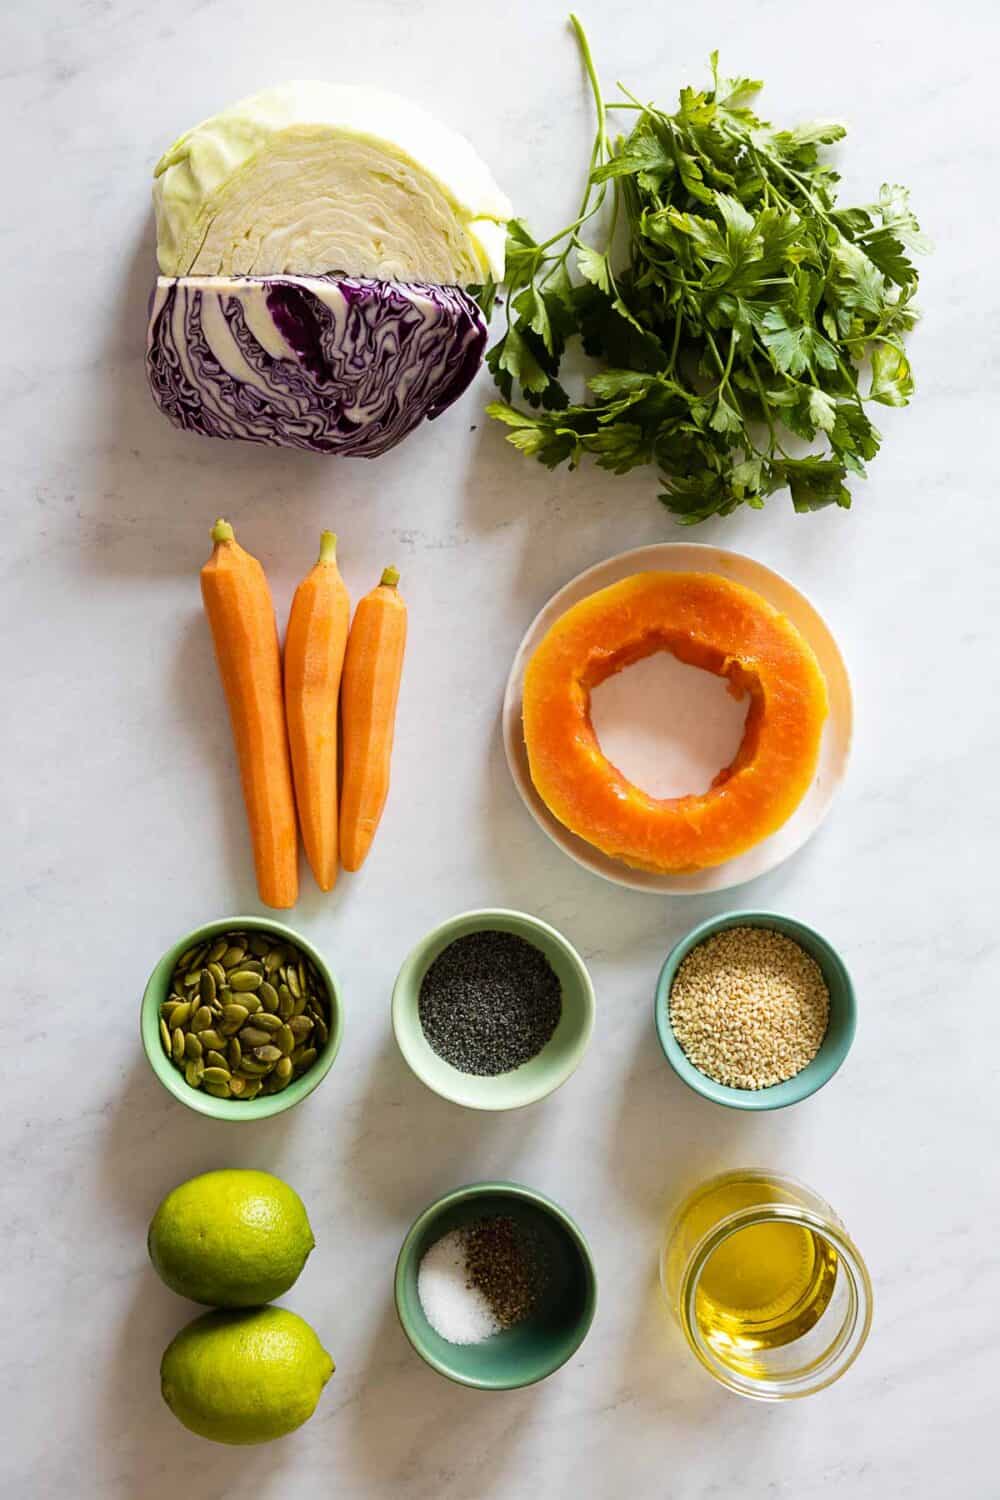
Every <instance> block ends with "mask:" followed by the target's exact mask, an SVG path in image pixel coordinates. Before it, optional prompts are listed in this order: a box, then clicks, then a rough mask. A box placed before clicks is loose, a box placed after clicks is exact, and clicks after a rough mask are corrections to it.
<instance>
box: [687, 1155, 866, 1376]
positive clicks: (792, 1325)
mask: <svg viewBox="0 0 1000 1500" xmlns="http://www.w3.org/2000/svg"><path fill="white" fill-rule="evenodd" d="M660 1277H661V1281H662V1284H663V1290H664V1293H665V1295H666V1298H667V1302H668V1303H669V1305H670V1308H671V1311H672V1312H673V1314H674V1316H675V1317H676V1318H677V1321H678V1322H679V1324H680V1326H681V1330H682V1332H683V1334H684V1337H685V1338H686V1340H687V1342H688V1344H689V1345H690V1347H691V1349H692V1351H693V1353H694V1354H695V1355H696V1356H697V1358H698V1359H699V1360H700V1361H701V1363H702V1364H703V1365H704V1366H705V1368H706V1370H708V1372H709V1374H711V1375H713V1376H714V1377H715V1379H716V1380H718V1381H719V1382H720V1383H721V1384H722V1385H724V1386H727V1387H728V1388H729V1389H730V1390H731V1391H736V1392H737V1393H738V1394H739V1395H741V1396H749V1397H752V1398H754V1399H756V1400H760V1401H788V1400H791V1399H793V1398H795V1397H798V1396H809V1395H812V1394H813V1393H814V1392H815V1391H820V1390H822V1389H823V1388H824V1387H825V1386H828V1385H832V1383H833V1382H834V1381H835V1380H838V1379H839V1378H840V1376H841V1375H843V1374H844V1372H845V1371H846V1370H847V1369H848V1368H849V1367H850V1365H852V1364H853V1363H854V1361H855V1359H856V1358H857V1356H858V1354H859V1353H860V1352H861V1349H862V1346H863V1345H864V1342H865V1340H866V1339H867V1337H868V1332H869V1329H870V1328H871V1320H872V1287H871V1281H870V1279H869V1276H868V1271H867V1268H866V1266H865V1263H864V1261H863V1259H862V1258H861V1255H860V1253H859V1252H858V1250H857V1247H856V1246H855V1245H854V1243H853V1242H852V1240H851V1239H850V1238H849V1236H848V1234H847V1231H846V1230H845V1228H844V1226H843V1224H842V1223H841V1221H840V1219H839V1218H838V1217H837V1215H836V1214H835V1213H834V1211H833V1209H832V1208H831V1207H830V1205H829V1204H828V1203H827V1202H826V1201H825V1200H824V1199H823V1198H821V1197H820V1196H819V1194H818V1193H814V1192H813V1191H812V1189H811V1188H807V1187H805V1186H804V1185H803V1184H802V1183H800V1182H796V1181H795V1180H794V1179H793V1178H791V1177H785V1176H783V1175H781V1174H779V1173H777V1172H765V1171H756V1170H751V1169H744V1170H741V1171H736V1172H725V1173H723V1174H722V1175H721V1176H719V1177H713V1178H711V1179H710V1180H709V1181H708V1182H704V1183H702V1185H701V1186H700V1187H699V1188H697V1189H696V1190H695V1192H693V1193H692V1194H690V1196H689V1197H687V1198H686V1199H685V1200H684V1201H683V1203H681V1204H680V1206H679V1207H678V1208H677V1209H676V1210H675V1211H674V1212H673V1213H672V1214H671V1216H670V1222H669V1224H668V1228H667V1235H666V1239H665V1242H664V1245H663V1251H662V1254H661V1258H660Z"/></svg>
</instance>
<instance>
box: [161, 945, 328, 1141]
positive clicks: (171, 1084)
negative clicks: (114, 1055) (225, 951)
mask: <svg viewBox="0 0 1000 1500" xmlns="http://www.w3.org/2000/svg"><path fill="white" fill-rule="evenodd" d="M240 930H242V931H246V932H266V933H269V934H273V935H274V936H275V937H276V938H278V939H279V940H280V941H281V942H285V943H292V944H294V946H295V947H296V948H301V949H302V951H303V953H307V954H308V955H309V957H310V958H311V959H312V961H313V963H314V964H315V965H316V968H317V971H318V972H319V974H320V976H321V977H322V979H323V980H324V982H325V983H326V989H327V994H328V996H329V1000H330V1035H329V1038H328V1039H327V1043H326V1046H325V1047H324V1048H323V1050H322V1052H321V1053H320V1054H319V1056H318V1057H317V1059H316V1061H315V1062H314V1063H313V1065H312V1067H311V1068H308V1069H307V1070H306V1072H305V1073H303V1075H302V1077H301V1078H296V1079H295V1081H294V1082H293V1083H290V1084H289V1085H288V1087H287V1088H285V1089H282V1091H281V1093H280V1094H266V1095H262V1094H258V1095H257V1097H256V1099H216V1098H215V1097H214V1095H212V1094H206V1093H205V1092H204V1090H203V1089H193V1088H191V1086H190V1085H189V1084H188V1083H186V1082H185V1079H184V1074H183V1073H182V1072H181V1071H180V1069H179V1068H175V1067H174V1065H173V1063H172V1062H171V1061H170V1059H169V1058H168V1057H167V1055H166V1053H165V1052H164V1050H163V1043H162V1042H161V1040H160V1006H161V1005H162V1003H163V1001H164V1000H165V999H166V998H167V995H168V993H169V991H170V979H171V975H172V974H173V972H174V964H175V963H176V962H177V960H178V958H179V957H180V955H181V954H182V953H183V952H184V951H185V949H186V948H192V947H194V946H195V945H196V944H197V943H203V942H204V941H205V939H206V938H210V937H216V936H217V935H218V934H219V933H220V932H233V931H240ZM139 1024H140V1029H141V1032H142V1045H143V1048H144V1049H145V1053H146V1057H147V1058H148V1060H149V1066H150V1067H151V1068H152V1070H153V1072H154V1073H155V1074H156V1076H157V1078H158V1079H159V1080H160V1082H161V1083H162V1084H163V1087H164V1088H165V1089H166V1090H167V1092H168V1093H170V1094H173V1096H174V1098H175V1099H179V1100H180V1102H181V1103H182V1104H186V1105H187V1107H188V1109H193V1110H195V1111H196V1112H197V1113H198V1114H201V1115H210V1116H211V1117H212V1119H213V1120H240V1121H246V1120H266V1119H267V1118H268V1117H269V1116H270V1115H280V1114H281V1113H282V1111H283V1110H286V1109H291V1108H292V1106H293V1105H295V1104H298V1103H300V1101H301V1100H303V1099H304V1098H305V1097H306V1095H307V1094H311V1093H312V1091H313V1089H314V1088H316V1086H317V1085H318V1084H320V1083H322V1082H323V1079H324V1078H325V1077H326V1075H327V1073H329V1071H330V1069H331V1068H332V1067H333V1060H334V1058H335V1057H336V1056H337V1051H338V1048H339V1047H340V1038H341V1035H342V1033H343V1029H344V1010H343V1004H342V1002H341V998H340V990H339V988H338V986H337V981H336V979H335V978H334V977H333V974H332V973H331V972H330V969H329V966H328V965H327V962H326V960H325V959H324V957H323V955H322V954H321V953H320V952H319V951H318V950H317V949H316V948H314V947H313V945H312V943H310V942H309V941H308V939H306V938H304V937H303V936H302V934H301V933H299V932H295V931H293V929H292V928H291V927H286V926H285V924H284V923H283V922H275V921H273V920H272V919H271V918H270V917H220V918H219V920H218V921H217V922H205V923H204V924H203V925H202V926H201V927H195V928H194V930H193V931H191V932H188V933H185V935H184V937H182V938H178V940H177V942H176V943H174V944H173V946H172V947H170V948H168V949H167V951H166V953H164V955H163V957H162V958H161V959H160V961H159V963H158V964H157V965H156V968H155V969H154V970H153V972H152V974H150V976H149V982H148V984H147V985H146V992H145V994H144V995H143V997H142V1009H141V1011H140V1021H139Z"/></svg>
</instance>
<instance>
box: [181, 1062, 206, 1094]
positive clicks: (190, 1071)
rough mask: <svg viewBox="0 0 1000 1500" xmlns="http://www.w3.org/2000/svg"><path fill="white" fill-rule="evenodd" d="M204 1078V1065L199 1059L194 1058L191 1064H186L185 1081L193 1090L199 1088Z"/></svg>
mask: <svg viewBox="0 0 1000 1500" xmlns="http://www.w3.org/2000/svg"><path fill="white" fill-rule="evenodd" d="M204 1076H205V1067H204V1064H203V1063H202V1062H200V1061H199V1060H198V1059H197V1058H192V1059H191V1061H190V1062H187V1063H185V1064H184V1080H185V1082H186V1083H189V1084H190V1085H191V1087H192V1088H193V1089H196V1088H197V1087H198V1085H199V1084H200V1083H201V1080H202V1079H203V1078H204Z"/></svg>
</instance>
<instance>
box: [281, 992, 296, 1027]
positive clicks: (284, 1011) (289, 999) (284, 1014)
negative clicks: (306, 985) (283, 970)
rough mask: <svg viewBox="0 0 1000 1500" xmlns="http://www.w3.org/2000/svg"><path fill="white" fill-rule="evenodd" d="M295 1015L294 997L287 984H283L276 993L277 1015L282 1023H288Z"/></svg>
mask: <svg viewBox="0 0 1000 1500" xmlns="http://www.w3.org/2000/svg"><path fill="white" fill-rule="evenodd" d="M294 1014H295V997H294V996H293V994H292V992H291V990H290V989H289V988H288V985H287V984H283V985H282V986H281V989H280V990H279V991H278V1015H279V1016H280V1017H281V1019H282V1020H283V1021H290V1020H291V1018H292V1016H293V1015H294Z"/></svg>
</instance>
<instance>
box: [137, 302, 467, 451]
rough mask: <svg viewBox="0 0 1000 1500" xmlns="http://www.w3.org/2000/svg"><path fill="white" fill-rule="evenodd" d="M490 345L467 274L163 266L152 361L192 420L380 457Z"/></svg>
mask: <svg viewBox="0 0 1000 1500" xmlns="http://www.w3.org/2000/svg"><path fill="white" fill-rule="evenodd" d="M485 345H486V324H485V321H484V319H483V316H482V313H481V312H480V310H479V308H478V306H477V304H476V303H475V302H474V301H473V300H472V298H471V297H469V296H467V295H466V293H465V292H463V291H462V290H461V289H460V288H459V287H454V286H452V287H448V286H414V285H407V284H403V283H400V282H387V281H381V280H370V279H366V278H362V277H334V276H324V277H303V276H273V277H265V278H231V277H215V276H204V277H183V278H180V279H177V280H174V279H171V278H168V277H163V276H161V277H160V278H159V279H158V281H157V284H156V289H155V291H154V293H153V298H152V302H151V306H150V316H149V328H148V335H147V345H146V368H147V372H148V375H149V382H150V387H151V389H152V392H153V397H154V399H155V401H156V403H157V405H158V406H159V407H160V409H161V410H162V411H163V412H164V413H165V414H166V415H167V416H168V417H169V418H170V420H171V421H172V422H173V423H174V425H175V426H177V427H182V428H185V429H186V430H187V431H190V432H200V433H204V434H206V435H208V436H211V437H222V438H246V439H249V440H250V441H251V442H257V443H271V444H275V445H277V446H280V447H294V448H307V449H311V450H312V451H314V452H319V453H336V454H345V455H355V456H358V457H364V458H375V457H377V456H378V454H380V453H384V452H386V450H387V449H389V448H392V447H394V446H395V444H396V443H398V442H399V441H400V439H401V438H403V437H405V436H406V434H407V433H408V432H411V431H412V430H413V428H414V427H416V426H417V425H418V423H420V422H421V421H423V419H424V418H425V417H436V416H437V415H438V414H439V413H440V412H442V411H443V410H444V409H445V407H447V406H450V405H451V403H452V402H453V401H454V400H456V398H457V397H458V396H460V395H461V394H462V392H463V391H464V390H465V388H466V387H467V386H468V384H469V382H470V381H471V380H472V379H473V377H474V376H475V374H476V371H477V370H478V368H479V365H480V362H481V360H482V356H483V350H484V348H485Z"/></svg>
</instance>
